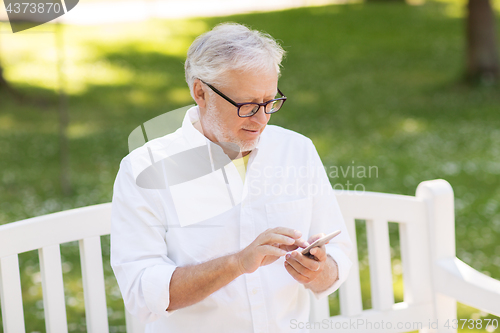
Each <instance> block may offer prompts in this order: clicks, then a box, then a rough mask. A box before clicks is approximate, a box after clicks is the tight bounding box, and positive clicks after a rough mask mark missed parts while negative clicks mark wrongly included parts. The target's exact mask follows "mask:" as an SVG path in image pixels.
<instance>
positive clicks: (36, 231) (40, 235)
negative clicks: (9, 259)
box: [0, 203, 111, 257]
mask: <svg viewBox="0 0 500 333" xmlns="http://www.w3.org/2000/svg"><path fill="white" fill-rule="evenodd" d="M55 230H57V232H54V231H55ZM110 230H111V203H107V204H100V205H95V206H89V207H82V208H76V209H71V210H67V211H63V212H58V213H52V214H48V215H43V216H38V217H33V218H30V219H27V220H23V221H18V222H15V223H7V224H4V225H1V226H0V244H2V246H0V257H6V256H9V255H11V254H16V253H23V252H27V251H32V250H37V249H39V248H41V247H43V246H46V245H56V244H62V243H68V242H72V241H76V240H79V239H82V238H86V237H92V236H97V235H107V234H109V232H110Z"/></svg>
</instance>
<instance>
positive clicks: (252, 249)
mask: <svg viewBox="0 0 500 333" xmlns="http://www.w3.org/2000/svg"><path fill="white" fill-rule="evenodd" d="M301 236H302V234H301V232H300V231H298V230H293V229H290V228H285V227H278V228H274V229H267V230H266V231H264V232H263V233H261V234H260V235H259V236H257V238H255V240H254V241H253V242H252V243H250V245H248V246H247V247H246V248H244V249H243V250H242V251H240V252H238V253H237V259H238V265H239V268H240V270H241V273H242V274H244V273H253V272H255V271H256V270H257V268H259V267H260V266H265V265H269V264H271V263H273V262H275V261H276V260H278V258H279V257H282V256H284V255H285V254H286V253H287V251H292V250H295V249H296V248H297V247H299V246H303V245H305V242H304V241H303V240H301V239H300V237H301Z"/></svg>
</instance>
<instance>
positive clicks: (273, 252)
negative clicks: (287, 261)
mask: <svg viewBox="0 0 500 333" xmlns="http://www.w3.org/2000/svg"><path fill="white" fill-rule="evenodd" d="M259 250H260V251H261V253H262V254H263V255H265V256H277V257H282V256H284V255H286V251H285V250H282V249H280V248H278V247H275V246H272V245H267V244H266V245H261V246H259Z"/></svg>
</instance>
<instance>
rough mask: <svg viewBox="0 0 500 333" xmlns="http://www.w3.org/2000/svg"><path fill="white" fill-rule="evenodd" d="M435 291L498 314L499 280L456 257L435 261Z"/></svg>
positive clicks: (499, 312) (499, 308)
mask: <svg viewBox="0 0 500 333" xmlns="http://www.w3.org/2000/svg"><path fill="white" fill-rule="evenodd" d="M435 269H436V273H437V274H436V275H435V276H436V281H435V286H436V291H437V292H440V293H443V294H445V295H447V296H449V297H452V298H454V299H456V300H457V301H459V302H461V303H464V304H467V305H469V306H472V307H475V308H477V309H480V310H483V311H485V312H488V313H491V314H493V315H495V316H500V281H498V280H495V279H493V278H491V277H489V276H487V275H485V274H483V273H480V272H478V271H477V270H475V269H474V268H472V267H470V266H469V265H467V264H466V263H464V262H463V261H461V260H460V259H458V258H449V259H442V260H439V261H437V263H436V265H435Z"/></svg>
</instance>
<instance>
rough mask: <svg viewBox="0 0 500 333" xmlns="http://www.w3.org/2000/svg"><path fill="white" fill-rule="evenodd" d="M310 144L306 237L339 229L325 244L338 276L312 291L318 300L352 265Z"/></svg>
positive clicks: (345, 235) (345, 234)
mask: <svg viewBox="0 0 500 333" xmlns="http://www.w3.org/2000/svg"><path fill="white" fill-rule="evenodd" d="M311 146H312V147H311V149H310V154H309V155H310V158H309V161H311V183H312V184H313V185H314V186H312V187H311V192H310V195H311V196H312V198H313V207H312V222H311V228H310V230H309V237H310V236H312V235H315V234H319V233H324V234H329V233H331V232H333V231H335V230H340V231H341V233H340V234H339V235H338V236H336V237H335V238H333V239H332V240H331V241H330V242H329V243H328V244H327V245H326V253H327V254H328V255H330V256H331V257H332V258H333V259H334V260H335V262H336V263H337V267H338V279H337V280H336V281H335V282H334V283H333V285H331V286H330V287H329V288H328V289H326V290H325V291H323V292H320V293H315V292H313V295H314V296H315V297H316V299H321V298H323V297H326V296H328V295H330V294H331V293H333V292H334V291H336V290H337V289H338V288H339V287H340V285H341V284H342V283H343V282H344V281H345V280H346V279H347V276H348V274H349V270H350V268H351V265H352V263H351V260H350V259H349V254H350V252H351V250H352V247H353V245H352V241H351V238H350V237H349V233H348V232H347V227H346V225H345V223H344V218H343V217H342V213H341V212H340V207H339V205H338V203H337V198H336V196H335V193H334V191H333V189H332V185H331V184H330V181H329V179H328V176H327V174H326V171H325V169H324V166H323V163H322V162H321V159H320V157H319V155H318V152H317V151H316V148H315V147H314V145H313V143H312V142H311Z"/></svg>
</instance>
